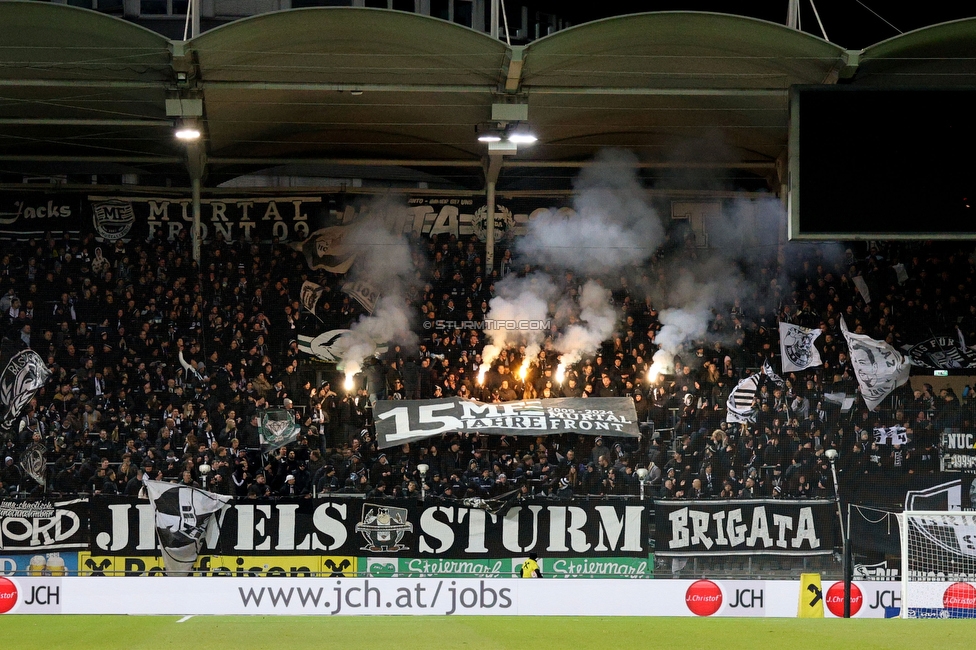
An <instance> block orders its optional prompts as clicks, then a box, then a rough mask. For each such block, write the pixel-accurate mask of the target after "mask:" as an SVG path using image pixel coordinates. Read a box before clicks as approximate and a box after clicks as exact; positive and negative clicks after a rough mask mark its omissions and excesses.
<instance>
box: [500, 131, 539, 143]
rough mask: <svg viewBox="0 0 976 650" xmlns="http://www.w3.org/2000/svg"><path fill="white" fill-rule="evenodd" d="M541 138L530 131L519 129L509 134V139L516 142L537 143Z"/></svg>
mask: <svg viewBox="0 0 976 650" xmlns="http://www.w3.org/2000/svg"><path fill="white" fill-rule="evenodd" d="M538 140H539V138H537V137H536V136H535V135H534V134H532V133H529V132H528V131H518V132H516V133H510V134H509V136H508V141H509V142H511V143H514V144H524V145H529V144H535V143H536V142H537V141H538Z"/></svg>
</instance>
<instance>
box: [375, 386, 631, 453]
mask: <svg viewBox="0 0 976 650" xmlns="http://www.w3.org/2000/svg"><path fill="white" fill-rule="evenodd" d="M373 415H374V418H375V420H376V439H377V442H378V444H379V447H380V449H384V448H386V447H395V446H397V445H402V444H403V443H405V442H412V441H414V440H423V439H424V438H429V437H431V436H436V435H439V434H441V433H445V432H447V431H461V432H465V431H477V432H479V433H484V434H489V435H509V436H517V435H532V436H536V435H549V434H559V433H581V434H585V435H608V436H624V437H634V438H636V437H639V436H640V429H639V428H638V426H637V411H636V409H635V408H634V400H633V399H631V398H629V397H591V398H585V399H584V398H578V397H565V398H560V399H541V400H524V401H520V402H501V403H497V404H485V403H483V402H477V401H475V400H469V399H461V398H458V397H449V398H445V399H433V400H380V401H378V402H376V405H375V406H374V407H373Z"/></svg>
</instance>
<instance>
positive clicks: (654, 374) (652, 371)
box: [647, 361, 664, 384]
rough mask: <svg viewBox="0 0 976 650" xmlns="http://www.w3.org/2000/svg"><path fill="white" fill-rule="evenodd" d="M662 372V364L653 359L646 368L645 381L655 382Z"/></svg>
mask: <svg viewBox="0 0 976 650" xmlns="http://www.w3.org/2000/svg"><path fill="white" fill-rule="evenodd" d="M663 372H664V368H663V367H662V365H661V364H660V363H658V362H656V361H655V362H654V363H652V364H651V367H650V368H648V369H647V381H649V382H651V383H652V384H653V383H655V382H657V380H658V378H659V377H660V376H661V374H662V373H663Z"/></svg>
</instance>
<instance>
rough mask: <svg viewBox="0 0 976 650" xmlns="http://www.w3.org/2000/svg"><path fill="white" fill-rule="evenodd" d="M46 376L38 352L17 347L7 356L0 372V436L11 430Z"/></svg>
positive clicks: (45, 369)
mask: <svg viewBox="0 0 976 650" xmlns="http://www.w3.org/2000/svg"><path fill="white" fill-rule="evenodd" d="M50 376H51V371H50V370H48V367H47V365H45V363H44V360H43V359H42V358H41V355H39V354H38V353H36V352H34V351H33V350H21V351H20V352H18V353H17V354H15V355H14V356H13V357H12V358H11V359H10V362H9V363H8V364H7V367H6V368H4V369H3V373H2V374H0V413H2V418H0V438H2V437H3V434H4V433H7V432H11V431H13V428H14V424H15V423H16V422H17V419H18V418H19V417H20V416H21V415H23V413H24V409H25V408H26V406H27V404H29V403H30V401H31V400H32V399H33V398H34V394H35V393H37V391H38V390H40V389H41V387H42V386H43V385H44V382H46V381H47V378H48V377H50Z"/></svg>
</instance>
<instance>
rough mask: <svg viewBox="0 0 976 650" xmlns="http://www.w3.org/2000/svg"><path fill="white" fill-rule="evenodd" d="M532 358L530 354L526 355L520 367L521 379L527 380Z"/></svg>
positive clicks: (519, 374)
mask: <svg viewBox="0 0 976 650" xmlns="http://www.w3.org/2000/svg"><path fill="white" fill-rule="evenodd" d="M531 363H532V359H531V357H529V356H528V355H526V356H525V361H523V362H522V367H521V368H519V372H518V377H519V379H520V380H522V381H525V378H526V377H528V376H529V365H531Z"/></svg>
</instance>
